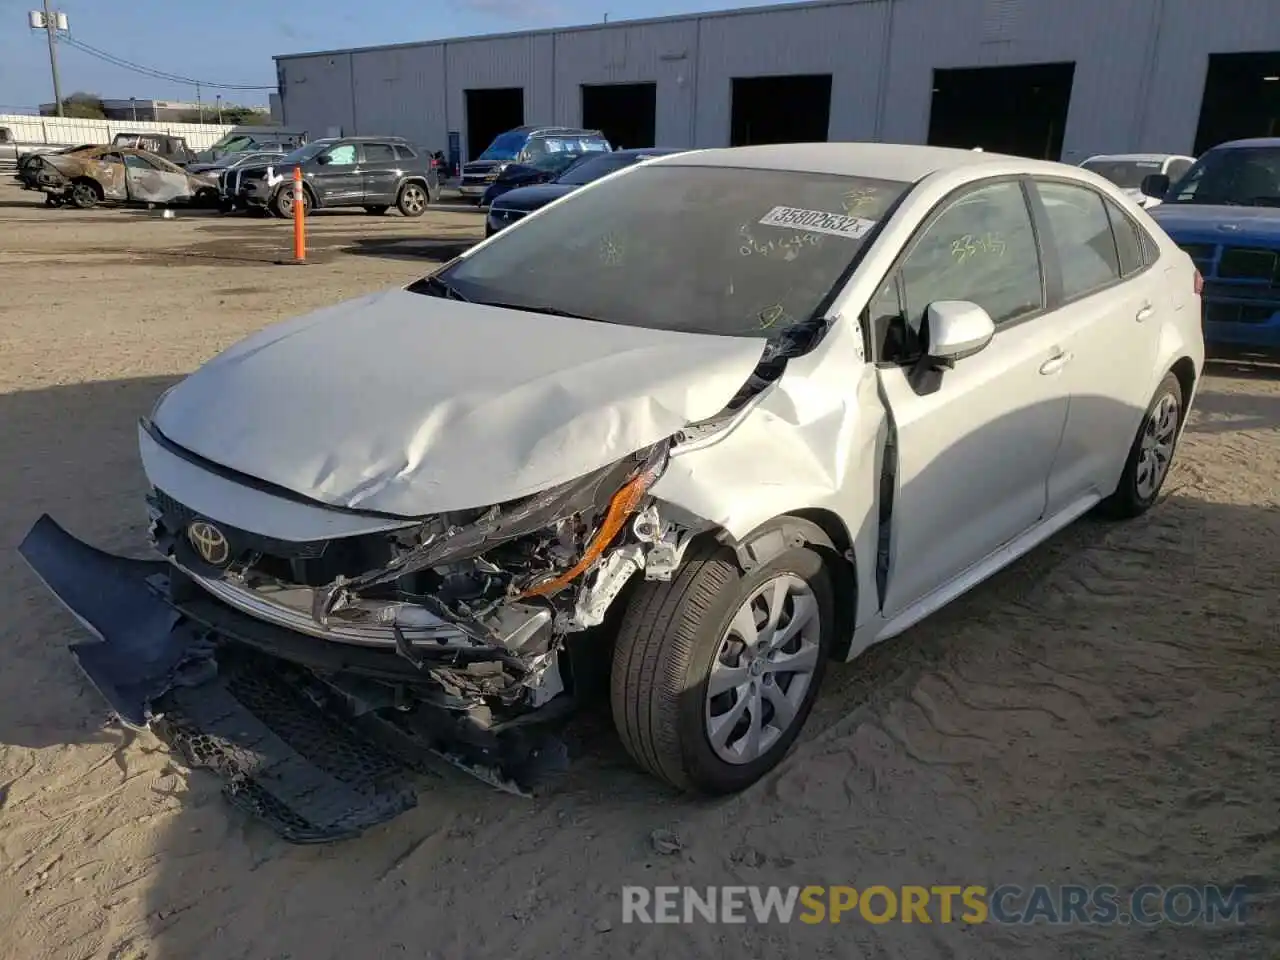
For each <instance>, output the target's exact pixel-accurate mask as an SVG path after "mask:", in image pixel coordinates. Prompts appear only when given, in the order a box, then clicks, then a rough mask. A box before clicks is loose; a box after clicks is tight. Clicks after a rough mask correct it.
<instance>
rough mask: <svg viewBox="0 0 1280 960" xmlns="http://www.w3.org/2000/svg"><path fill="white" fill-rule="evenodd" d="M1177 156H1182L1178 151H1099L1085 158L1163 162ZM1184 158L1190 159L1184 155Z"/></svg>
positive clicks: (1132, 161)
mask: <svg viewBox="0 0 1280 960" xmlns="http://www.w3.org/2000/svg"><path fill="white" fill-rule="evenodd" d="M1177 157H1183V155H1182V154H1180V153H1099V154H1095V155H1094V156H1092V157H1090V158H1089V159H1088V160H1085V161H1084V162H1085V163H1089V162H1090V161H1093V160H1118V161H1121V162H1129V163H1163V162H1164V161H1166V160H1172V159H1174V158H1177ZM1184 159H1187V160H1189V159H1191V158H1190V157H1184Z"/></svg>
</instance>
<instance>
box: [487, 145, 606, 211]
mask: <svg viewBox="0 0 1280 960" xmlns="http://www.w3.org/2000/svg"><path fill="white" fill-rule="evenodd" d="M591 155H598V154H595V153H593V154H591ZM584 156H587V154H582V153H551V154H547V155H546V156H544V157H539V158H538V159H536V160H531V161H530V162H529V163H513V164H512V165H511V166H509V167H505V168H504V169H503V171H502V172H501V173H499V174H498V179H497V180H495V181H494V182H493V183H491V184H490V185H489V187H488V189H487V190H485V192H484V194H483V195H482V196H481V198H480V206H481V207H488V206H489V205H490V204H491V203H493V201H495V200H497V199H498V197H500V196H502V195H503V194H504V193H507V192H508V191H510V190H514V189H515V188H516V187H528V186H532V185H533V184H535V183H548V182H550V181H552V180H554V179H555V178H556V177H558V176H560V174H562V173H565V172H566V171H567V170H568V169H569V168H570V167H572V166H573V165H574V164H575V163H578V162H579V161H581V160H582V158H583V157H584Z"/></svg>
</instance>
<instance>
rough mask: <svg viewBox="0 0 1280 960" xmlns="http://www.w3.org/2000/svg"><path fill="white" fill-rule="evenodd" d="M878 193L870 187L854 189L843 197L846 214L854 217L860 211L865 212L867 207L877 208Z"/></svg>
mask: <svg viewBox="0 0 1280 960" xmlns="http://www.w3.org/2000/svg"><path fill="white" fill-rule="evenodd" d="M877 199H878V198H877V197H876V192H875V191H874V190H872V189H871V188H870V187H854V188H853V189H852V190H850V191H848V192H847V193H845V194H844V196H843V197H841V200H843V201H844V212H845V215H846V216H853V214H854V213H855V212H856V211H858V210H865V209H866V208H867V207H871V206H875V204H876V201H877Z"/></svg>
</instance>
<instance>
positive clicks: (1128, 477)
mask: <svg viewBox="0 0 1280 960" xmlns="http://www.w3.org/2000/svg"><path fill="white" fill-rule="evenodd" d="M1182 404H1183V396H1182V384H1181V383H1179V382H1178V378H1177V377H1175V376H1174V375H1173V374H1172V373H1167V374H1165V376H1164V379H1163V380H1161V381H1160V385H1159V386H1158V387H1156V392H1155V396H1154V397H1152V399H1151V405H1150V406H1149V407H1147V412H1146V414H1145V415H1144V416H1143V418H1142V424H1141V425H1140V426H1139V427H1138V435H1137V436H1136V437H1134V439H1133V446H1132V447H1131V448H1130V449H1129V459H1128V460H1127V461H1125V466H1124V473H1123V474H1121V476H1120V484H1119V485H1118V486H1117V487H1116V490H1115V493H1113V494H1112V495H1111V496H1110V497H1108V498H1107V499H1106V500H1104V501H1103V502H1102V511H1103V513H1106V514H1108V515H1110V516H1112V517H1116V518H1119V519H1125V518H1128V517H1136V516H1139V515H1140V514H1143V513H1146V512H1147V511H1148V510H1150V509H1151V507H1152V506H1154V505H1155V502H1156V499H1157V498H1158V497H1159V496H1160V489H1161V487H1163V486H1164V481H1165V479H1166V478H1167V477H1168V476H1169V468H1170V466H1172V464H1173V453H1174V449H1175V447H1176V446H1177V443H1178V429H1179V428H1180V427H1181V426H1182V416H1183V411H1182Z"/></svg>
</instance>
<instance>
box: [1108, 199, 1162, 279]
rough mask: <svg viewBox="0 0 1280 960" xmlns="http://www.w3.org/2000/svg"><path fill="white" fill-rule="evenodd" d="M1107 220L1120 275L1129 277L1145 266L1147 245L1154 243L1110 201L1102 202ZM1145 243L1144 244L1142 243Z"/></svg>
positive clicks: (1131, 219) (1130, 218)
mask: <svg viewBox="0 0 1280 960" xmlns="http://www.w3.org/2000/svg"><path fill="white" fill-rule="evenodd" d="M1104 203H1105V205H1106V208H1107V218H1108V219H1109V220H1110V221H1111V231H1112V233H1113V234H1115V238H1116V252H1117V253H1118V254H1119V256H1120V275H1121V276H1122V277H1131V276H1133V275H1134V274H1135V273H1138V272H1139V271H1140V270H1142V269H1143V268H1144V267H1145V266H1147V263H1148V260H1147V249H1146V248H1147V243H1148V242H1150V243H1152V245H1154V241H1150V238H1148V237H1146V236H1145V234H1146V231H1145V230H1143V229H1142V228H1141V227H1140V226H1138V225H1137V224H1136V223H1134V222H1133V218H1132V217H1130V216H1129V215H1128V214H1127V213H1125V212H1124V211H1123V210H1121V209H1120V207H1119V206H1117V205H1116V204H1114V203H1112V202H1111V201H1110V200H1105V201H1104ZM1144 241H1146V242H1144Z"/></svg>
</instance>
